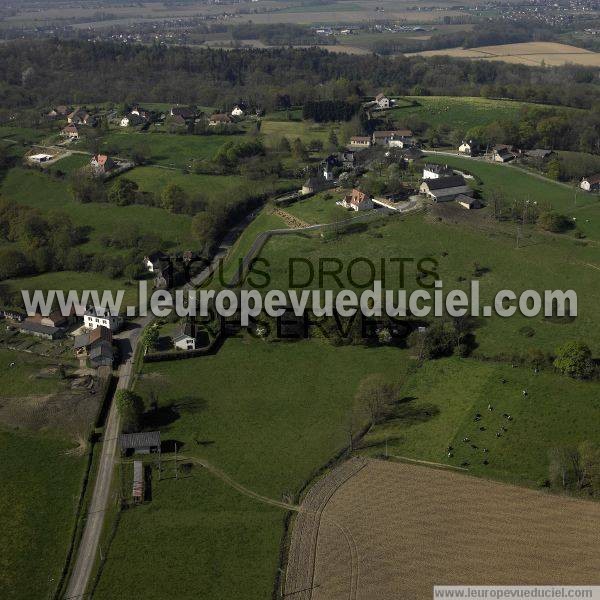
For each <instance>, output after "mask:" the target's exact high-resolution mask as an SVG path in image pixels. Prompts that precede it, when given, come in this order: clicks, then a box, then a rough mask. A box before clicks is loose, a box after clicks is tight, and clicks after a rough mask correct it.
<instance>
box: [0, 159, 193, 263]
mask: <svg viewBox="0 0 600 600" xmlns="http://www.w3.org/2000/svg"><path fill="white" fill-rule="evenodd" d="M0 193H1V194H2V196H3V197H5V198H7V199H9V200H14V201H15V202H17V203H19V204H25V205H27V206H32V207H34V208H38V209H39V210H40V211H41V212H42V213H46V212H48V211H51V210H53V211H64V212H66V213H67V214H69V216H70V217H71V219H72V220H73V222H74V224H75V225H79V226H82V227H87V228H89V241H88V242H87V243H86V244H85V245H83V246H82V247H81V249H82V250H86V249H87V250H91V251H97V250H100V249H103V250H104V251H110V249H107V248H106V245H105V244H104V243H103V242H102V241H101V238H102V236H104V235H114V234H115V232H118V231H120V230H122V229H124V228H126V227H128V226H129V227H131V226H134V227H137V229H138V230H139V232H140V233H156V232H159V233H160V236H161V237H162V238H163V239H164V240H165V242H166V243H167V244H168V245H169V246H171V247H172V248H185V247H187V246H189V245H190V244H191V243H192V236H191V232H190V223H191V218H190V217H189V216H187V215H175V214H171V213H169V212H168V211H166V210H164V209H162V208H154V207H148V206H142V205H130V206H114V205H112V204H109V203H89V204H81V203H80V202H76V201H75V200H73V198H72V196H71V194H70V192H69V189H68V184H67V182H66V181H61V180H56V179H53V178H50V177H49V176H47V175H45V174H43V173H39V172H37V171H32V170H26V169H21V168H15V169H11V170H10V171H9V172H8V173H7V175H6V176H5V178H4V180H3V181H2V186H1V187H0Z"/></svg>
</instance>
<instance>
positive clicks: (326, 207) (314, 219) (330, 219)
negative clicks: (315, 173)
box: [285, 191, 356, 224]
mask: <svg viewBox="0 0 600 600" xmlns="http://www.w3.org/2000/svg"><path fill="white" fill-rule="evenodd" d="M343 195H344V194H343V193H336V192H332V191H329V192H321V193H320V194H316V195H315V196H311V197H310V198H307V199H306V200H299V201H298V202H294V204H291V205H290V206H288V207H286V208H285V210H286V211H287V212H289V213H290V214H292V215H294V216H295V217H298V218H299V219H302V220H303V221H306V222H307V223H310V224H319V223H336V222H338V221H343V220H345V219H350V218H352V217H353V216H356V213H355V212H353V211H350V210H348V209H345V208H343V207H342V206H338V205H337V204H336V201H337V200H341V199H342V196H343Z"/></svg>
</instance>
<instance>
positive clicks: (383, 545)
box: [286, 461, 600, 600]
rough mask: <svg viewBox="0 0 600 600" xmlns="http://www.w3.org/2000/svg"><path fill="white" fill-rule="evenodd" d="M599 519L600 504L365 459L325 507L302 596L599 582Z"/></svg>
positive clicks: (334, 599)
mask: <svg viewBox="0 0 600 600" xmlns="http://www.w3.org/2000/svg"><path fill="white" fill-rule="evenodd" d="M599 518H600V504H598V503H593V502H586V501H578V500H573V499H569V498H564V497H558V496H549V495H547V494H543V493H540V492H536V491H532V490H527V489H523V488H518V487H512V486H508V485H504V484H499V483H493V482H490V481H485V480H481V479H476V478H472V477H469V476H466V475H463V474H460V473H455V472H449V471H442V470H435V469H430V468H426V467H422V466H415V465H406V464H399V463H391V462H383V461H371V462H369V463H368V464H367V466H365V467H364V468H363V469H362V470H360V471H359V472H358V473H357V474H355V475H354V476H353V477H352V478H350V479H349V480H348V481H346V483H344V484H343V485H342V486H341V488H339V489H338V490H337V491H336V492H335V494H334V495H333V497H332V498H331V499H330V500H329V502H328V503H327V505H326V507H325V509H324V511H323V514H322V517H321V520H320V528H319V537H318V541H317V546H316V555H315V573H314V584H315V586H314V588H313V591H312V594H310V593H304V594H303V595H298V598H301V599H302V600H306V599H307V598H312V599H313V600H338V599H339V600H342V599H346V598H349V597H352V598H356V599H357V600H368V599H371V598H415V599H416V600H421V599H422V600H425V599H429V598H431V596H432V588H433V586H434V585H461V584H462V585H464V584H472V583H477V584H478V585H514V584H521V585H535V584H538V585H539V584H540V582H541V581H543V582H544V584H548V585H550V584H555V585H558V584H564V585H585V584H587V585H592V584H596V583H597V581H598V570H599V569H600V541H599V540H598V536H597V535H596V526H595V524H596V523H597V521H598V519H599ZM340 529H341V530H342V531H343V532H345V536H342V535H340ZM574 548H577V552H576V555H577V557H575V555H574V552H573V549H574ZM399 565H400V566H399ZM286 592H287V593H290V590H286Z"/></svg>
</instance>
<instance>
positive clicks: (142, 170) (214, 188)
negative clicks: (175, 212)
mask: <svg viewBox="0 0 600 600" xmlns="http://www.w3.org/2000/svg"><path fill="white" fill-rule="evenodd" d="M120 177H126V178H127V179H132V180H133V181H135V182H136V183H137V184H138V185H139V186H140V189H141V190H142V191H145V192H154V193H155V194H160V193H161V191H162V190H163V189H164V188H165V187H166V186H167V184H169V183H175V184H177V185H179V186H180V187H181V188H183V189H184V190H185V191H186V192H187V193H188V194H189V195H190V196H192V197H194V195H197V196H200V197H203V198H206V199H213V198H224V197H225V196H227V195H233V194H234V193H235V192H236V191H237V190H239V189H247V188H248V187H250V186H254V187H258V184H256V183H255V182H250V183H248V182H247V181H245V180H244V178H243V177H239V176H237V175H194V174H191V173H189V174H184V173H181V172H180V171H171V170H167V169H161V168H160V167H151V166H148V167H137V168H135V169H133V170H132V171H128V172H127V173H124V174H123V175H121V176H120Z"/></svg>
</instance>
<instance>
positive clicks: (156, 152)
mask: <svg viewBox="0 0 600 600" xmlns="http://www.w3.org/2000/svg"><path fill="white" fill-rule="evenodd" d="M243 137H244V135H243V134H239V135H185V134H176V133H166V132H161V133H140V132H131V131H121V130H116V131H111V132H109V133H108V135H106V136H105V137H103V139H102V146H101V149H102V150H103V151H105V152H107V153H109V154H111V155H116V156H118V155H120V154H128V153H129V152H131V151H132V150H134V149H135V150H138V149H142V150H143V151H144V152H147V154H148V160H149V161H150V162H152V163H154V164H157V165H162V166H166V167H173V168H177V169H184V168H187V167H189V166H190V165H191V162H192V161H193V160H201V159H210V158H212V157H213V156H214V155H215V154H216V152H217V150H218V149H219V148H220V147H221V146H223V144H225V143H226V142H233V143H236V142H239V141H240V140H241V139H242V138H243Z"/></svg>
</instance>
